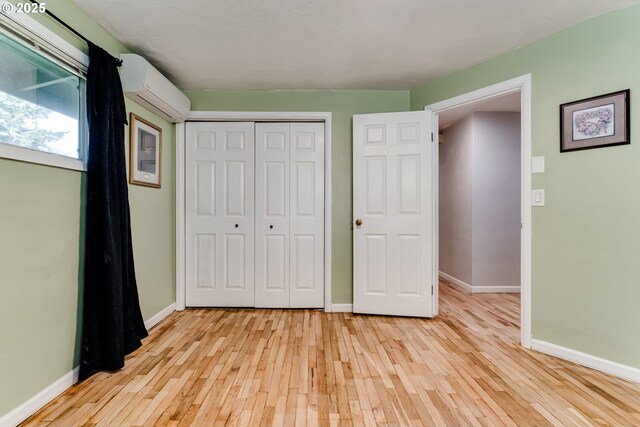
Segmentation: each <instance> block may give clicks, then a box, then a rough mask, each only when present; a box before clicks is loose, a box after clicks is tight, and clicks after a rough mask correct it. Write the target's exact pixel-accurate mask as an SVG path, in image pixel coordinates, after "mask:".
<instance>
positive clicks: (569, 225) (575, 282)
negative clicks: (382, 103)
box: [411, 6, 640, 368]
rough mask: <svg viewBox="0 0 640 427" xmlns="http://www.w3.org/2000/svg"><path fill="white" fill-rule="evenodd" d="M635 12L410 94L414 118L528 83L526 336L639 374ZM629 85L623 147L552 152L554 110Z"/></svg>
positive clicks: (639, 128) (639, 9) (555, 147)
mask: <svg viewBox="0 0 640 427" xmlns="http://www.w3.org/2000/svg"><path fill="white" fill-rule="evenodd" d="M639 22H640V6H635V7H632V8H629V9H625V10H622V11H618V12H615V13H611V14H608V15H605V16H603V17H600V18H597V19H594V20H592V21H589V22H586V23H583V24H581V25H578V26H575V27H573V28H570V29H568V30H565V31H562V32H560V33H557V34H555V35H553V36H551V37H548V38H546V39H543V40H541V41H539V42H536V43H533V44H531V45H528V46H525V47H523V48H521V49H518V50H515V51H512V52H510V53H508V54H505V55H502V56H499V57H497V58H495V59H493V60H490V61H487V62H485V63H482V64H479V65H476V66H473V67H471V68H468V69H466V70H463V71H460V72H457V73H455V74H452V75H450V76H448V77H445V78H442V79H439V80H436V81H432V82H430V83H428V84H425V85H423V86H420V87H418V88H415V89H413V90H412V91H411V107H412V109H416V110H418V109H422V108H424V106H425V105H428V104H431V103H433V102H436V101H440V100H443V99H447V98H451V97H453V96H456V95H459V94H462V93H465V92H468V91H471V90H474V89H478V88H481V87H484V86H488V85H490V84H493V83H497V82H500V81H504V80H507V79H510V78H513V77H516V76H519V75H523V74H526V73H531V75H532V91H533V93H532V102H533V105H532V109H533V111H532V114H533V117H532V123H533V124H532V127H533V128H532V137H533V153H532V154H533V156H545V160H546V173H544V174H536V175H533V188H544V189H545V190H546V206H545V207H541V208H533V290H532V291H533V313H532V315H533V337H534V338H535V339H540V340H544V341H547V342H550V343H554V344H557V345H561V346H565V347H568V348H571V349H575V350H578V351H582V352H585V353H589V354H593V355H596V356H599V357H603V358H605V359H609V360H613V361H616V362H619V363H623V364H627V365H630V366H633V367H638V368H640V310H638V301H640V262H639V261H638V260H639V259H640V222H639V221H638V218H640V166H639V165H640V125H639V123H640V122H639V121H638V117H639V116H638V112H637V111H638V108H637V107H636V106H637V105H638V99H639V98H638V96H639V95H640V77H639V76H640V56H639V55H638V54H637V51H638V46H640V25H638V23H639ZM627 88H631V94H632V95H631V97H632V106H631V120H630V121H631V141H632V143H631V145H627V146H620V147H611V148H603V149H597V150H588V151H582V152H573V153H563V154H561V153H560V151H559V112H558V108H559V105H560V104H561V103H564V102H569V101H573V100H578V99H582V98H586V97H590V96H595V95H599V94H604V93H609V92H613V91H616V90H620V89H627Z"/></svg>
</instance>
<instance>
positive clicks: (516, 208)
mask: <svg viewBox="0 0 640 427" xmlns="http://www.w3.org/2000/svg"><path fill="white" fill-rule="evenodd" d="M530 99H531V97H530V76H529V75H527V76H523V77H520V78H516V79H513V80H510V81H507V82H503V83H499V84H497V85H493V86H490V87H487V88H484V89H481V90H478V91H475V92H471V93H468V94H464V95H461V96H458V97H455V98H452V99H449V100H445V101H442V102H440V103H437V104H433V105H430V106H428V107H426V108H425V109H427V110H431V111H432V112H433V123H434V136H435V138H434V139H436V141H437V143H438V145H437V149H436V150H435V151H436V153H435V156H434V158H435V159H434V167H435V168H437V171H438V172H437V173H435V176H436V179H437V180H438V183H437V184H436V188H437V192H438V196H436V202H437V204H438V206H437V208H436V209H435V211H436V213H437V217H438V219H437V221H436V222H437V227H436V230H437V233H438V238H437V240H438V242H439V244H438V251H437V252H438V266H439V268H438V271H439V278H440V285H441V286H442V292H438V293H437V295H436V298H435V300H434V303H435V304H438V303H439V302H440V303H443V304H447V303H448V301H447V298H451V299H457V300H460V299H464V298H465V295H466V296H469V295H471V294H476V293H496V294H501V296H500V297H497V296H496V298H498V299H500V298H502V299H504V305H505V307H510V308H509V309H508V310H505V311H504V312H502V313H500V314H499V316H501V317H503V318H504V320H505V321H511V323H513V324H518V323H519V324H520V326H521V327H520V341H521V344H522V345H523V346H524V347H528V348H530V343H531V310H530V307H531V212H530V206H531V202H530V200H531V199H530V198H531V179H530V171H531V166H530V165H531V134H530V129H531V125H530V124H531V107H530ZM518 294H519V295H518ZM468 298H469V299H472V297H468ZM435 311H436V312H437V307H436V310H435ZM518 317H519V318H520V319H519V321H518Z"/></svg>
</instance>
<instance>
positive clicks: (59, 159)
mask: <svg viewBox="0 0 640 427" xmlns="http://www.w3.org/2000/svg"><path fill="white" fill-rule="evenodd" d="M5 4H12V3H10V2H8V1H7V0H0V22H1V23H2V25H3V26H5V27H7V28H8V29H9V30H11V31H12V32H15V33H16V34H18V35H19V36H20V37H21V38H23V39H25V40H27V41H29V42H30V43H31V44H33V45H34V46H36V48H38V49H39V50H40V51H41V53H43V54H44V56H46V57H48V58H49V59H51V60H52V61H53V62H56V63H57V64H59V65H62V66H63V67H64V68H66V69H68V70H69V71H71V72H73V73H74V74H76V75H78V76H80V77H82V76H83V75H84V74H86V71H87V68H88V67H89V57H88V56H87V55H86V54H85V53H83V52H82V51H81V50H79V49H78V48H76V47H75V46H73V45H72V44H71V43H69V42H67V41H66V40H64V39H63V38H62V37H60V36H58V35H57V34H55V33H54V32H53V31H51V30H50V29H48V28H47V27H45V26H44V25H42V24H41V23H39V22H38V21H36V20H35V19H33V18H31V17H30V16H29V15H28V14H23V13H15V12H5V8H4V7H2V6H3V5H5ZM7 9H9V8H8V7H7ZM13 9H15V6H14V7H13ZM63 64H64V65H63ZM82 78H83V77H82ZM83 104H84V103H81V105H80V129H78V138H79V139H80V141H79V143H78V148H79V150H80V158H79V159H74V158H72V157H66V156H61V155H59V154H54V153H47V152H45V151H40V150H33V149H30V148H25V147H19V146H16V145H10V144H2V143H0V157H2V158H6V159H12V160H18V161H22V162H28V163H36V164H41V165H46V166H53V167H58V168H63V169H71V170H76V171H86V170H87V164H86V161H87V152H88V146H89V138H88V129H87V120H86V105H83Z"/></svg>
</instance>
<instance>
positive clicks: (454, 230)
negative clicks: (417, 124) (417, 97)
mask: <svg viewBox="0 0 640 427" xmlns="http://www.w3.org/2000/svg"><path fill="white" fill-rule="evenodd" d="M443 136H444V142H443V143H441V144H440V153H439V154H440V163H439V168H440V172H439V177H440V183H439V188H440V199H439V204H440V252H439V259H440V271H442V272H443V273H446V274H448V275H450V276H453V277H455V278H456V279H459V280H462V281H463V282H465V283H471V277H472V275H471V247H472V246H471V224H472V218H471V216H472V213H471V212H472V210H471V190H472V187H471V180H472V177H471V173H472V170H473V167H472V164H473V122H472V116H467V117H466V118H464V119H463V120H461V121H459V122H457V123H456V124H454V125H452V126H451V127H449V128H447V130H446V131H445V133H444V135H443Z"/></svg>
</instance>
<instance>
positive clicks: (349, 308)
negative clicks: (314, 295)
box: [331, 304, 353, 313]
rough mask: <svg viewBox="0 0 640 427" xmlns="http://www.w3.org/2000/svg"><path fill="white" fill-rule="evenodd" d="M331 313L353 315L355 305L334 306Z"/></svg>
mask: <svg viewBox="0 0 640 427" xmlns="http://www.w3.org/2000/svg"><path fill="white" fill-rule="evenodd" d="M331 312H333V313H353V304H332V305H331Z"/></svg>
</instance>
